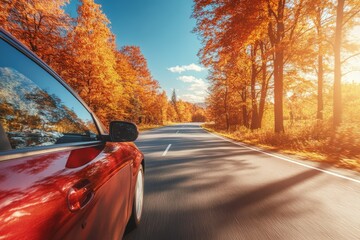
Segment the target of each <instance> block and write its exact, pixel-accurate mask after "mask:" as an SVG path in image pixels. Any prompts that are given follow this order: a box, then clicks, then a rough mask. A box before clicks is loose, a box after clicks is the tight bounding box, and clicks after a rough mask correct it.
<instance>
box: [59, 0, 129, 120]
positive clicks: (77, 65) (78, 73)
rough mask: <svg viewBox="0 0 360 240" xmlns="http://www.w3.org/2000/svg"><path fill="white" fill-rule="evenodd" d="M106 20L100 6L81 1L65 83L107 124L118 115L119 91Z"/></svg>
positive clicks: (112, 40) (72, 35) (111, 39)
mask: <svg viewBox="0 0 360 240" xmlns="http://www.w3.org/2000/svg"><path fill="white" fill-rule="evenodd" d="M109 23H110V22H109V20H108V19H107V18H106V16H105V15H104V14H103V13H102V11H101V7H100V5H98V4H96V3H94V1H93V0H82V1H81V5H80V6H79V7H78V16H77V18H76V26H75V28H74V31H73V33H72V34H71V37H72V40H73V42H72V49H73V62H72V67H71V68H69V71H67V72H65V73H63V75H64V76H65V79H66V80H67V81H68V82H69V83H70V85H71V86H72V87H73V88H74V89H75V90H76V91H77V92H78V93H79V94H80V96H81V97H82V98H83V99H84V100H85V102H86V103H87V104H88V105H89V106H90V107H91V108H92V109H93V110H94V112H95V113H96V114H97V115H98V116H99V118H100V119H101V120H102V121H103V122H105V123H108V122H109V121H110V119H113V118H115V117H116V116H117V115H118V111H119V108H118V101H119V96H121V95H122V87H121V85H119V84H116V80H117V79H119V76H118V74H117V72H116V71H115V68H116V56H115V51H114V48H115V43H114V36H113V34H112V33H111V31H110V28H109Z"/></svg>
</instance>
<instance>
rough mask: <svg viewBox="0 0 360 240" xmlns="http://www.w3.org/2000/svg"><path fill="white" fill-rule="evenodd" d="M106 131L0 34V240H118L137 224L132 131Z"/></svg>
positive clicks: (113, 127) (139, 170)
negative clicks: (127, 229) (126, 230)
mask: <svg viewBox="0 0 360 240" xmlns="http://www.w3.org/2000/svg"><path fill="white" fill-rule="evenodd" d="M109 129H110V130H109V132H110V134H109V133H108V132H107V131H106V130H105V128H104V127H103V126H102V124H101V123H100V121H99V120H98V119H97V118H96V116H95V115H94V113H93V112H92V111H91V110H90V109H89V108H88V107H87V106H86V104H85V103H84V102H83V101H82V100H81V99H80V97H79V96H78V95H77V94H76V93H75V92H74V91H73V90H71V88H70V87H69V86H68V85H66V84H65V82H64V81H62V80H61V79H60V77H59V76H58V75H57V74H56V73H55V72H54V71H53V70H52V69H50V68H49V67H48V66H47V65H46V64H45V63H44V62H42V61H41V60H40V59H39V58H38V57H37V56H36V55H35V54H33V53H32V52H30V51H29V50H28V49H27V48H26V47H24V46H23V45H22V44H20V43H19V42H18V41H17V40H15V39H14V38H13V37H12V36H11V35H10V34H8V33H7V32H5V31H4V30H2V29H0V239H119V238H121V237H122V235H123V234H124V231H125V228H126V226H128V227H129V228H131V227H136V226H137V225H138V224H139V223H140V220H141V213H142V206H143V185H144V168H145V165H144V156H143V154H142V153H141V152H140V151H139V150H138V148H137V147H136V146H135V144H134V143H131V141H134V140H135V139H136V138H137V136H138V130H137V128H136V126H135V125H134V124H132V123H128V122H121V121H114V122H111V123H110V126H109Z"/></svg>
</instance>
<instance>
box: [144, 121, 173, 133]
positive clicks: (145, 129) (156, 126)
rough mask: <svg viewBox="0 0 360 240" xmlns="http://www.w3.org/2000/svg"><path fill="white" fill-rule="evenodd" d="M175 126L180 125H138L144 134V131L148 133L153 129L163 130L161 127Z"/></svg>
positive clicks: (170, 123)
mask: <svg viewBox="0 0 360 240" xmlns="http://www.w3.org/2000/svg"><path fill="white" fill-rule="evenodd" d="M175 124H178V123H173V122H166V123H164V124H163V125H161V124H138V125H137V127H138V129H139V131H140V132H144V131H148V130H151V129H155V128H161V127H165V126H171V125H175Z"/></svg>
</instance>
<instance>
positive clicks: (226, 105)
mask: <svg viewBox="0 0 360 240" xmlns="http://www.w3.org/2000/svg"><path fill="white" fill-rule="evenodd" d="M228 95H229V93H228V86H227V83H226V86H225V97H224V108H225V120H226V131H229V130H230V119H229V109H228V108H229V107H228Z"/></svg>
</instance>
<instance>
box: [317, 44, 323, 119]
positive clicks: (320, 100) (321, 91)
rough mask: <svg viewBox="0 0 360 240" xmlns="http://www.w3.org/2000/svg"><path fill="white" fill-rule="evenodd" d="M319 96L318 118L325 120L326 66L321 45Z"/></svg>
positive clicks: (319, 56)
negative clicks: (324, 90) (324, 88)
mask: <svg viewBox="0 0 360 240" xmlns="http://www.w3.org/2000/svg"><path fill="white" fill-rule="evenodd" d="M318 68H319V70H318V96H317V102H318V106H317V119H318V120H323V110H324V102H323V85H324V66H323V55H322V53H321V47H320V46H319V55H318Z"/></svg>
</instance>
